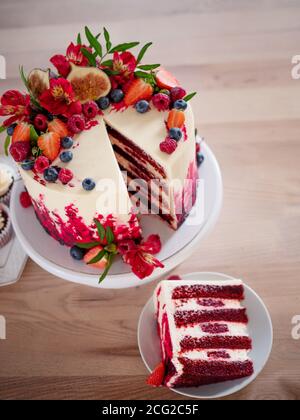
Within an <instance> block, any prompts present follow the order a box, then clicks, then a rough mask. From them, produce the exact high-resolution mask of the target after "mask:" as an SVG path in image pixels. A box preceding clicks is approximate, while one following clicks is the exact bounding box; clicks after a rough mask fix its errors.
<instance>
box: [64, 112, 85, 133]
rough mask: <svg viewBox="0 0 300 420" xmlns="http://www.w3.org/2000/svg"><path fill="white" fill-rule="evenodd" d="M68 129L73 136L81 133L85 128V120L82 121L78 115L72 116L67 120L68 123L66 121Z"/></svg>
mask: <svg viewBox="0 0 300 420" xmlns="http://www.w3.org/2000/svg"><path fill="white" fill-rule="evenodd" d="M68 128H69V130H71V131H72V132H73V133H75V134H77V133H80V132H81V131H83V130H84V128H85V120H84V117H83V115H80V114H75V115H72V117H71V118H69V121H68Z"/></svg>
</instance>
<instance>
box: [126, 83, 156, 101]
mask: <svg viewBox="0 0 300 420" xmlns="http://www.w3.org/2000/svg"><path fill="white" fill-rule="evenodd" d="M152 95H153V87H152V86H151V85H149V83H147V82H145V80H143V79H135V80H134V81H133V82H132V83H131V85H130V86H129V87H128V90H127V92H126V95H125V99H124V102H125V105H126V106H130V105H135V104H136V103H137V102H138V101H141V100H142V99H145V100H147V99H150V98H151V96H152Z"/></svg>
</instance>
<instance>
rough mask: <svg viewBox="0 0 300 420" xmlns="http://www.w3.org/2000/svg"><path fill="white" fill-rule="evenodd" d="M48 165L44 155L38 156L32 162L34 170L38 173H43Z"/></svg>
mask: <svg viewBox="0 0 300 420" xmlns="http://www.w3.org/2000/svg"><path fill="white" fill-rule="evenodd" d="M49 166H50V161H49V159H48V158H46V156H39V157H38V158H37V159H36V161H35V164H34V170H35V171H36V172H37V173H38V174H43V173H44V171H45V169H47V168H49Z"/></svg>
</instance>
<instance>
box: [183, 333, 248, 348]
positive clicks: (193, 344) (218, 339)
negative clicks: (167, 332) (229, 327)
mask: <svg viewBox="0 0 300 420" xmlns="http://www.w3.org/2000/svg"><path fill="white" fill-rule="evenodd" d="M180 347H181V350H182V351H188V350H202V349H231V350H251V348H252V342H251V339H250V338H249V337H237V336H213V337H211V336H209V337H202V338H196V337H190V336H186V337H184V339H183V340H182V341H181V342H180Z"/></svg>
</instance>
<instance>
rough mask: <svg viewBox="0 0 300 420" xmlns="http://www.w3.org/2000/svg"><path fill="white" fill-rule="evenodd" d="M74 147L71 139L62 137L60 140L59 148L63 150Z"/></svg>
mask: <svg viewBox="0 0 300 420" xmlns="http://www.w3.org/2000/svg"><path fill="white" fill-rule="evenodd" d="M73 145H74V140H73V139H72V137H64V138H63V139H61V147H62V148H63V149H71V148H72V147H73Z"/></svg>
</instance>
